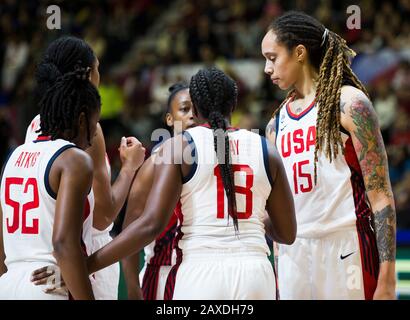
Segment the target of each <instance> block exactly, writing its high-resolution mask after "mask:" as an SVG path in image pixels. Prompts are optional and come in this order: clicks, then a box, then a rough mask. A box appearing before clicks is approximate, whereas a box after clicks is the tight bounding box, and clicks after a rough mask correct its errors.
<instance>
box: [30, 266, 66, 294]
mask: <svg viewBox="0 0 410 320" xmlns="http://www.w3.org/2000/svg"><path fill="white" fill-rule="evenodd" d="M30 280H31V282H33V283H34V285H36V286H39V285H46V287H45V288H44V289H43V291H44V292H45V293H53V294H62V295H66V294H67V287H66V285H65V282H64V279H63V277H62V276H61V272H60V268H59V267H58V266H56V265H49V266H47V267H43V268H40V269H36V270H34V271H33V272H32V274H31V279H30Z"/></svg>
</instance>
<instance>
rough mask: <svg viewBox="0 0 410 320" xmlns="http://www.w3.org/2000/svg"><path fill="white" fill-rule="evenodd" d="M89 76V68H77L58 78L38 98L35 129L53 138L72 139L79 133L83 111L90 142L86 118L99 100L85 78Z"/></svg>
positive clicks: (95, 108)
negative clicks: (37, 128) (79, 122)
mask: <svg viewBox="0 0 410 320" xmlns="http://www.w3.org/2000/svg"><path fill="white" fill-rule="evenodd" d="M89 76H90V68H77V69H76V70H75V71H73V72H68V73H66V74H65V75H64V76H62V77H59V78H57V80H56V81H55V83H54V85H52V86H51V87H50V88H49V89H48V90H47V91H46V93H45V94H44V96H43V98H42V99H41V101H40V129H39V130H37V132H41V135H43V136H50V137H51V139H52V140H55V139H58V138H64V139H66V140H69V141H72V140H73V139H75V138H76V137H77V136H78V118H79V116H80V114H81V113H82V112H83V113H84V115H85V118H86V124H87V141H88V143H89V144H90V140H91V137H90V131H89V128H90V124H89V119H90V117H91V115H92V113H93V112H95V110H97V109H98V110H99V108H100V107H101V99H100V95H99V93H98V91H97V89H96V88H95V86H94V85H93V84H92V83H91V82H90V81H89V80H88V78H89Z"/></svg>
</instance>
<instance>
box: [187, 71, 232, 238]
mask: <svg viewBox="0 0 410 320" xmlns="http://www.w3.org/2000/svg"><path fill="white" fill-rule="evenodd" d="M189 93H190V95H191V99H192V103H193V105H194V108H196V109H197V110H198V111H199V112H200V113H201V115H202V116H203V117H205V118H206V119H207V120H208V122H209V125H210V127H211V129H213V130H214V149H215V152H216V154H217V159H218V167H219V170H220V174H221V177H222V182H223V186H224V189H225V192H226V196H227V198H228V213H229V214H228V219H229V216H231V217H232V218H233V222H234V227H235V230H236V231H238V230H239V226H238V215H237V210H236V195H235V183H234V174H233V170H232V161H231V154H230V150H229V137H228V134H227V130H228V124H227V122H226V120H225V117H226V116H229V115H230V113H231V112H232V110H233V108H234V107H235V106H236V101H237V87H236V84H235V82H234V81H233V80H232V79H231V78H229V77H228V76H226V75H225V74H224V73H223V72H222V71H220V70H218V69H216V68H209V69H202V70H200V71H199V72H198V73H197V74H195V75H194V76H193V77H192V79H191V83H190V85H189ZM222 135H223V139H222ZM222 142H223V143H224V148H223V146H222V145H221V144H222ZM222 150H223V153H221V151H222Z"/></svg>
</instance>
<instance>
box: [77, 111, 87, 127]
mask: <svg viewBox="0 0 410 320" xmlns="http://www.w3.org/2000/svg"><path fill="white" fill-rule="evenodd" d="M78 129H79V131H81V130H87V117H86V116H85V113H84V112H81V113H80V115H79V117H78Z"/></svg>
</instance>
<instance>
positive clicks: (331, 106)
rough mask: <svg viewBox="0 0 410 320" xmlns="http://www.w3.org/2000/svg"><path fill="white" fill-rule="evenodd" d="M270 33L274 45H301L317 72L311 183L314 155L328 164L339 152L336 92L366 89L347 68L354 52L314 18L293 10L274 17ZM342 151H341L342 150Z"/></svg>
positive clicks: (341, 143)
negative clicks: (321, 155) (344, 87)
mask: <svg viewBox="0 0 410 320" xmlns="http://www.w3.org/2000/svg"><path fill="white" fill-rule="evenodd" d="M268 30H272V31H273V32H274V33H275V34H276V36H277V39H278V42H280V43H282V44H284V45H285V46H286V47H287V48H288V50H289V51H290V50H292V49H293V48H295V47H296V46H297V45H299V44H302V45H304V46H305V47H306V49H307V51H308V52H309V60H310V62H311V64H312V66H313V67H314V68H315V69H316V70H317V71H318V73H319V78H318V85H317V89H316V103H317V105H318V115H317V122H316V130H317V132H316V144H315V183H316V180H317V166H316V164H317V161H318V152H319V151H323V150H324V151H325V155H326V157H327V158H328V159H329V160H330V161H332V159H333V158H335V157H337V155H338V153H339V147H342V150H343V142H342V138H341V134H340V93H341V88H342V85H351V86H354V87H356V88H358V89H360V90H361V91H363V92H364V93H365V94H366V95H367V96H369V94H368V93H367V90H366V88H365V87H364V86H363V84H362V83H361V82H360V80H359V79H358V78H357V77H356V75H355V74H354V73H353V71H352V69H351V68H350V59H351V58H353V57H354V56H355V55H356V53H355V52H354V51H353V50H352V49H350V48H349V47H348V46H347V44H346V41H345V40H344V39H343V38H341V37H340V36H339V35H338V34H336V33H334V32H332V31H330V30H327V29H326V28H325V26H323V25H322V24H321V23H320V22H319V21H317V20H316V19H315V18H313V17H311V16H309V15H307V14H305V13H303V12H297V11H289V12H287V13H285V14H284V15H282V16H280V17H279V18H277V19H276V20H275V21H274V22H273V23H272V24H271V25H270V26H269V28H268ZM289 97H290V98H294V97H295V91H294V90H292V91H290V92H289V93H288V96H287V97H286V99H285V100H284V101H283V103H282V104H281V105H280V106H279V108H278V109H277V110H276V111H275V112H274V113H273V115H272V117H274V116H275V115H276V114H277V113H278V112H279V110H280V109H281V108H282V106H283V105H284V104H285V102H286V101H287V100H288V98H289ZM342 152H343V151H342Z"/></svg>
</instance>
